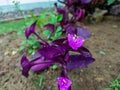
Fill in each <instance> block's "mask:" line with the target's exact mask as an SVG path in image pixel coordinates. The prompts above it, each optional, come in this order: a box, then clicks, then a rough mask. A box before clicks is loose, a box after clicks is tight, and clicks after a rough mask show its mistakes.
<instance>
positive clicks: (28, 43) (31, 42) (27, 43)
mask: <svg viewBox="0 0 120 90" xmlns="http://www.w3.org/2000/svg"><path fill="white" fill-rule="evenodd" d="M34 38H35V37H34V36H31V37H30V38H29V39H28V40H23V41H22V43H21V47H20V48H19V50H20V51H22V50H24V49H25V47H27V48H28V50H27V52H28V53H29V54H32V55H33V54H35V51H36V49H37V48H38V47H39V45H40V43H39V42H38V41H35V39H34Z"/></svg>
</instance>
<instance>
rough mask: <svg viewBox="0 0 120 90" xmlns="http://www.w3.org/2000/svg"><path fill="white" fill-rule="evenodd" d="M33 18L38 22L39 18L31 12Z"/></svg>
mask: <svg viewBox="0 0 120 90" xmlns="http://www.w3.org/2000/svg"><path fill="white" fill-rule="evenodd" d="M31 17H32V18H33V19H34V20H37V17H36V16H35V14H34V13H32V12H31Z"/></svg>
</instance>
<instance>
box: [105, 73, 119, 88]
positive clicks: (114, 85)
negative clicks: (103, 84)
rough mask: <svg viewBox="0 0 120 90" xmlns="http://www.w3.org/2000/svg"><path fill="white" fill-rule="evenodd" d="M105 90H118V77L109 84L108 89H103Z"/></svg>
mask: <svg viewBox="0 0 120 90" xmlns="http://www.w3.org/2000/svg"><path fill="white" fill-rule="evenodd" d="M105 90H120V75H119V76H118V77H117V78H116V79H115V80H114V81H113V82H110V88H105Z"/></svg>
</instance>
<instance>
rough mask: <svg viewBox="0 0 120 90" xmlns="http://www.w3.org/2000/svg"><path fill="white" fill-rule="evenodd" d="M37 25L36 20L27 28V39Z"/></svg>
mask: <svg viewBox="0 0 120 90" xmlns="http://www.w3.org/2000/svg"><path fill="white" fill-rule="evenodd" d="M35 26H36V22H34V23H33V24H32V25H31V26H30V27H28V28H26V31H25V36H26V38H27V39H28V38H29V36H30V35H31V34H33V33H35Z"/></svg>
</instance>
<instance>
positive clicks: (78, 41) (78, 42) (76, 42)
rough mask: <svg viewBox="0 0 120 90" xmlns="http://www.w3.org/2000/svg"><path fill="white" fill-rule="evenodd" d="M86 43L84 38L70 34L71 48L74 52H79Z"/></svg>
mask: <svg viewBox="0 0 120 90" xmlns="http://www.w3.org/2000/svg"><path fill="white" fill-rule="evenodd" d="M84 41H85V40H84V38H82V37H77V36H74V35H72V34H68V43H69V46H70V47H71V48H72V49H74V50H77V49H78V48H79V47H81V46H83V44H84Z"/></svg>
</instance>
